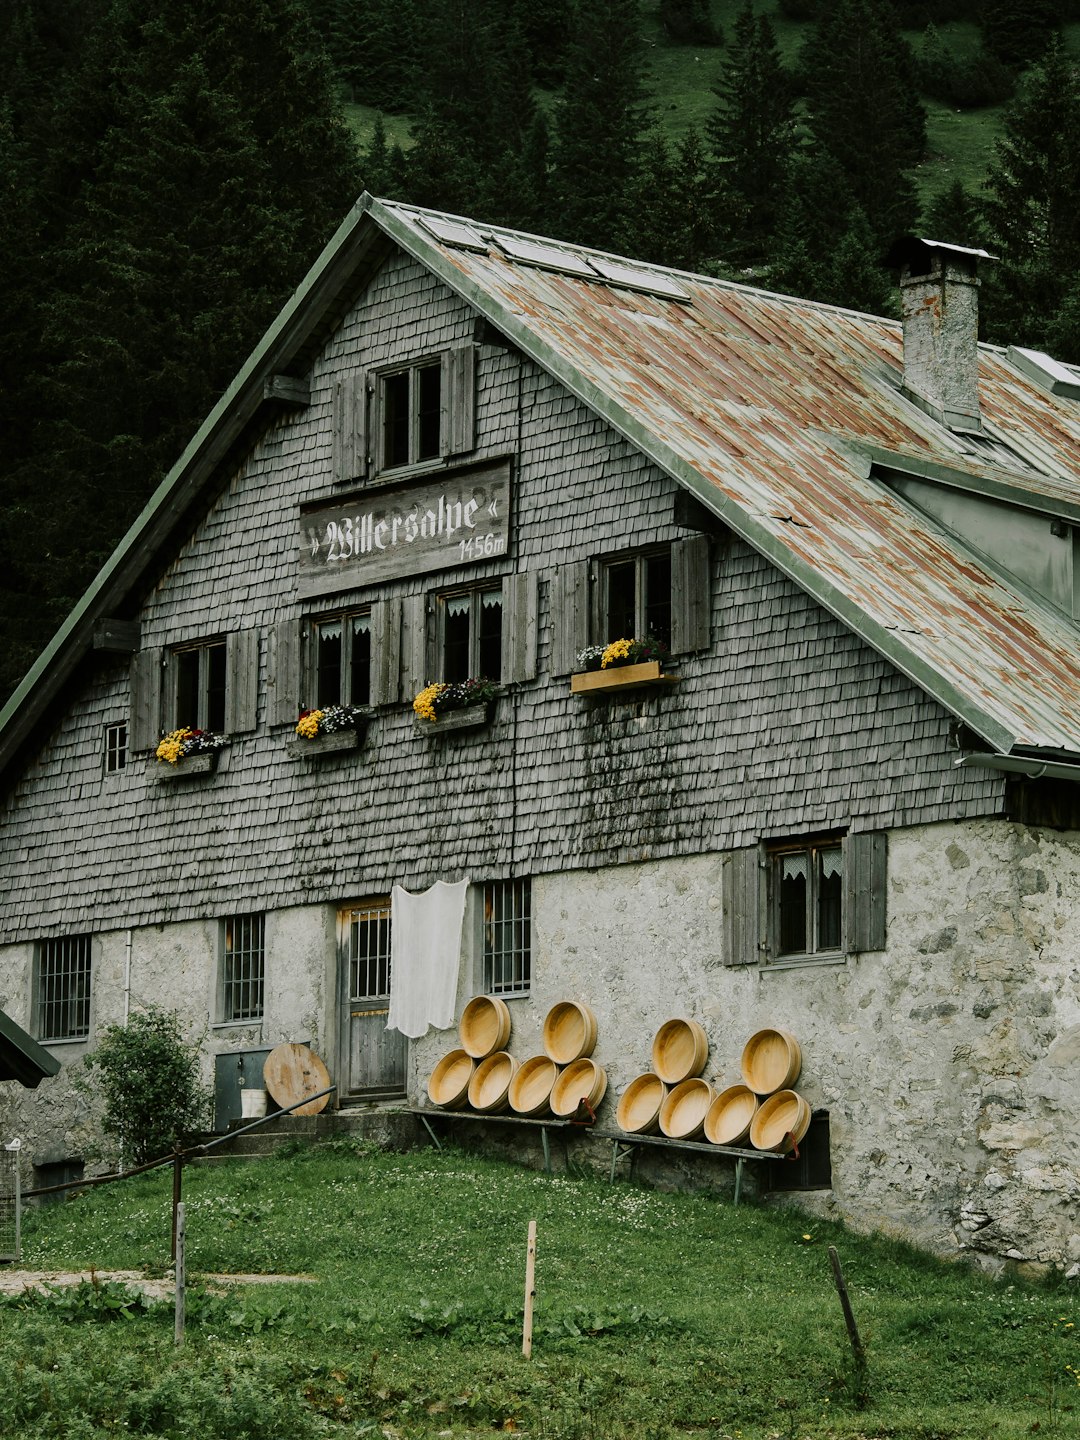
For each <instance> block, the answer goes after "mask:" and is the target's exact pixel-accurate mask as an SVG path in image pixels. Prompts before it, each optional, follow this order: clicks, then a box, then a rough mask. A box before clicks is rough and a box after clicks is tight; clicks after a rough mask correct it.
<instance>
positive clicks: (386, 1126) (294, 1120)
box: [187, 1095, 417, 1165]
mask: <svg viewBox="0 0 1080 1440" xmlns="http://www.w3.org/2000/svg"><path fill="white" fill-rule="evenodd" d="M251 1123H252V1122H251V1121H250V1120H238V1121H234V1122H233V1124H232V1126H231V1127H230V1130H231V1131H236V1132H237V1133H236V1134H231V1135H230V1137H229V1138H228V1139H227V1140H222V1139H221V1137H220V1136H217V1135H208V1136H205V1137H204V1140H216V1141H218V1142H219V1143H217V1144H215V1145H214V1148H213V1149H212V1150H210V1151H209V1152H208V1153H207V1154H205V1155H198V1156H193V1157H192V1159H191V1160H189V1161H188V1162H187V1163H188V1164H190V1165H221V1164H224V1163H225V1162H226V1161H227V1160H241V1161H254V1160H262V1159H265V1158H266V1156H268V1155H273V1154H275V1152H276V1151H277V1150H279V1149H280V1148H281V1146H282V1145H286V1144H289V1143H290V1142H293V1141H297V1140H300V1141H303V1140H307V1141H310V1142H311V1143H312V1144H315V1143H318V1142H319V1141H321V1140H328V1139H331V1138H333V1137H334V1136H338V1135H353V1136H358V1137H359V1138H361V1139H369V1140H373V1141H375V1143H376V1144H378V1145H379V1146H380V1147H382V1148H383V1149H388V1150H400V1149H411V1148H412V1146H413V1145H414V1144H415V1143H416V1139H417V1136H416V1120H415V1117H414V1116H412V1115H410V1114H409V1112H408V1111H407V1110H406V1109H405V1099H404V1096H401V1095H396V1096H392V1097H391V1096H387V1097H378V1098H374V1099H372V1100H365V1101H362V1102H359V1103H357V1104H350V1105H347V1106H343V1107H342V1108H341V1109H340V1110H328V1111H324V1112H323V1113H322V1114H321V1115H268V1116H267V1117H266V1119H265V1120H264V1121H263V1122H262V1124H261V1125H259V1126H258V1127H257V1128H255V1129H250V1130H249V1129H247V1128H246V1127H247V1126H249V1125H251Z"/></svg>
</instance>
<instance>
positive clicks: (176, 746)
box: [154, 729, 191, 765]
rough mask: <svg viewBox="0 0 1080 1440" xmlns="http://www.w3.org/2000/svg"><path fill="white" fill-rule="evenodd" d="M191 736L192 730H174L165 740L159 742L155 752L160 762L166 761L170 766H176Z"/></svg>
mask: <svg viewBox="0 0 1080 1440" xmlns="http://www.w3.org/2000/svg"><path fill="white" fill-rule="evenodd" d="M190 734H191V731H190V729H183V730H173V731H171V732H170V733H169V734H168V735H166V736H165V738H164V740H161V741H159V742H158V747H157V749H156V750H155V751H154V754H155V756H156V757H157V759H158V760H165V761H167V762H168V763H169V764H170V765H175V764H176V763H177V762H178V761H179V760H180V759H181V758H182V757H183V754H184V741H185V740H186V739H187V738H188V736H189V735H190Z"/></svg>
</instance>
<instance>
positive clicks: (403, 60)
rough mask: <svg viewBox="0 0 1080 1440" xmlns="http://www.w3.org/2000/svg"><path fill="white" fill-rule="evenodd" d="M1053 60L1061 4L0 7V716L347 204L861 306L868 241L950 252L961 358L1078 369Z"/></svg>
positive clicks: (1074, 63)
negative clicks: (677, 121) (936, 177)
mask: <svg viewBox="0 0 1080 1440" xmlns="http://www.w3.org/2000/svg"><path fill="white" fill-rule="evenodd" d="M646 22H648V23H646ZM657 36H659V39H657V38H656V37H657ZM650 37H651V38H650ZM667 46H670V47H672V48H671V54H673V55H674V54H679V55H683V54H685V55H686V57H687V59H688V63H689V61H691V60H692V61H694V62H695V63H696V62H697V60H699V59H700V57H701V56H707V57H709V58H710V60H711V61H712V62H713V63H714V73H715V74H716V76H717V79H716V83H715V85H714V86H713V87H712V90H711V93H710V103H709V105H708V108H707V111H706V112H705V113H704V114H703V115H702V117H701V119H700V123H692V124H688V125H684V126H682V127H681V128H680V129H679V130H678V131H673V130H672V128H671V127H670V126H668V125H666V124H665V118H666V116H667V114H668V112H669V110H670V109H673V108H675V107H674V105H673V104H672V99H673V94H672V90H671V86H672V85H674V87H675V90H677V89H678V84H679V81H678V78H677V76H676V78H675V80H674V81H672V80H671V75H672V73H673V72H672V70H671V68H670V67H665V66H663V65H661V64H659V63H658V56H659V58H660V60H663V58H664V57H663V55H660V52H661V51H663V50H664V48H665V47H667ZM679 47H681V48H679ZM1078 55H1080V0H712V3H710V0H243V3H242V4H241V3H238V0H183V3H182V4H177V3H176V0H81V3H80V4H79V5H71V4H70V3H68V0H3V4H2V5H0V186H2V188H3V204H2V206H0V324H2V326H3V334H4V340H5V344H4V346H3V350H2V352H0V698H3V697H6V696H8V695H9V694H10V693H11V692H12V690H13V689H14V687H15V685H16V684H17V683H18V680H19V679H20V678H21V676H22V674H23V673H24V672H25V671H26V669H27V668H28V667H29V665H30V664H31V663H32V661H33V659H34V657H35V656H36V655H37V653H38V652H39V651H40V650H41V648H42V647H43V645H44V644H45V643H46V642H47V641H48V639H49V637H50V635H51V634H52V633H53V631H54V630H55V629H56V627H57V625H59V624H60V622H61V621H62V620H63V618H64V616H65V615H66V614H67V612H68V610H69V609H70V608H71V606H72V605H73V604H74V602H75V601H76V600H77V598H78V597H79V595H80V594H81V593H82V591H83V590H84V589H85V588H86V586H87V584H88V583H89V582H90V581H91V580H92V578H93V576H94V575H95V573H96V572H97V570H98V569H99V568H100V566H101V564H102V563H103V562H104V560H105V559H106V558H107V556H108V554H109V552H110V551H111V549H112V547H113V546H114V545H115V544H116V542H117V540H118V539H119V538H120V536H121V535H122V534H123V532H124V530H125V529H126V528H127V526H128V525H129V524H130V523H131V521H132V520H133V519H134V517H135V516H136V515H137V513H138V511H139V510H140V509H141V507H142V506H143V504H145V502H146V500H147V498H148V497H149V496H150V494H151V493H152V491H153V489H154V488H155V486H156V485H157V483H158V482H159V481H160V479H161V477H162V476H163V475H164V474H165V472H166V471H167V469H168V468H169V466H170V465H171V464H172V463H173V462H174V461H175V460H176V458H177V457H178V456H179V454H180V452H181V451H182V449H183V447H184V445H185V444H186V442H187V440H188V439H189V438H190V437H191V435H192V434H193V433H194V431H195V430H196V428H197V427H198V425H199V424H200V422H201V420H202V419H203V417H204V416H205V414H206V413H207V411H208V410H209V409H210V407H211V405H212V404H213V403H214V401H215V400H216V398H217V396H218V395H219V394H220V393H221V391H222V390H223V389H224V387H225V386H226V385H227V383H228V382H229V380H230V379H231V377H232V375H233V374H234V373H235V371H236V370H237V368H238V367H239V365H240V364H241V362H242V361H243V359H244V357H245V355H246V354H247V352H248V351H249V350H250V349H251V347H252V345H253V344H254V343H255V342H256V341H257V339H258V338H259V336H260V334H261V333H262V331H263V330H264V329H265V327H266V325H267V324H268V323H269V321H270V320H271V319H272V317H273V315H274V314H275V312H276V311H277V309H278V308H279V307H280V305H281V304H282V303H283V301H284V300H285V299H286V298H287V297H288V295H289V294H290V293H291V291H292V289H293V288H294V287H295V286H296V284H297V283H298V282H299V280H300V279H301V278H302V276H303V274H304V273H305V271H306V270H307V268H308V267H309V265H310V264H311V262H312V261H313V259H314V258H315V257H316V255H317V254H318V252H319V249H320V248H321V246H322V245H323V244H324V243H325V241H326V240H327V239H328V238H329V236H330V234H331V233H332V232H333V230H334V228H335V227H336V225H337V223H338V222H339V221H340V219H341V218H342V216H343V215H344V213H345V211H346V210H347V208H348V206H349V205H350V204H351V203H352V201H353V200H354V199H355V197H356V196H357V195H358V194H359V193H360V191H361V190H362V189H365V188H366V189H368V190H371V191H372V192H374V193H375V194H378V195H384V196H387V197H390V198H394V199H401V200H406V201H410V202H413V203H416V204H422V205H431V206H435V207H439V208H443V209H447V210H451V211H454V212H456V213H459V214H466V215H473V216H475V217H477V218H479V219H483V220H486V221H489V222H492V223H499V224H506V225H511V226H515V227H518V228H521V229H526V230H533V231H537V232H539V233H542V234H546V235H552V236H555V237H558V238H562V239H566V240H572V241H578V242H582V243H585V244H589V245H596V246H599V247H603V248H605V249H609V250H614V251H618V252H621V253H623V254H627V255H631V256H635V257H638V258H640V259H647V260H652V261H656V262H659V263H662V264H666V265H673V266H677V267H682V268H688V269H694V270H701V271H705V272H706V273H711V274H716V275H719V276H723V277H727V278H734V279H743V278H746V279H750V280H752V281H753V283H755V284H759V285H764V286H766V287H768V288H771V289H777V290H783V291H786V292H789V293H792V294H797V295H802V296H806V297H808V298H811V299H815V300H823V301H827V302H830V303H834V304H840V305H847V306H853V307H855V308H858V309H863V310H869V311H873V312H876V313H881V314H890V313H893V312H894V307H895V301H894V288H895V286H894V277H893V276H891V275H890V274H889V273H888V272H887V271H886V270H885V269H883V268H882V264H881V256H882V255H883V254H884V253H885V252H886V250H887V249H888V247H889V245H890V243H891V241H892V240H893V239H894V238H895V237H896V236H897V235H898V234H900V233H902V232H904V231H910V230H916V231H918V232H920V233H922V234H926V235H930V236H932V237H933V238H935V239H939V240H947V241H952V242H954V243H958V244H968V245H983V246H985V247H986V248H987V249H988V250H990V251H991V252H992V253H993V254H994V255H995V256H997V257H998V263H997V264H996V265H995V266H994V267H993V268H992V270H991V271H990V273H989V278H988V279H987V281H986V282H985V292H986V303H985V305H984V307H983V309H984V315H985V316H986V338H988V339H990V340H995V341H1000V342H1007V343H1019V344H1027V345H1031V346H1035V347H1037V348H1040V349H1045V350H1048V351H1050V352H1051V353H1052V354H1054V355H1056V356H1057V357H1058V358H1059V359H1063V360H1067V361H1072V362H1074V363H1075V362H1080V150H1078V149H1077V146H1076V144H1075V141H1074V137H1075V135H1076V134H1077V133H1080V63H1078V59H1077V56H1078ZM660 74H663V75H664V76H665V77H666V81H665V83H666V84H667V86H668V89H667V90H665V89H664V88H663V87H662V86H659V85H658V83H657V76H658V75H660ZM928 105H936V106H937V107H938V109H939V112H944V113H947V114H949V115H950V116H952V115H953V114H955V115H956V116H958V117H960V119H961V120H966V118H967V117H969V116H970V117H972V123H973V124H977V123H978V117H979V116H980V115H991V114H992V115H994V116H995V117H996V121H995V123H996V125H997V131H996V133H997V135H998V138H997V140H996V143H995V145H994V146H993V149H992V152H991V153H992V158H991V160H990V163H989V165H988V166H987V167H986V169H985V174H981V175H979V176H977V177H976V178H975V180H974V182H972V181H970V180H969V181H968V183H965V181H964V180H963V179H961V178H954V179H953V180H952V181H951V182H950V183H949V184H947V185H943V186H941V187H939V188H938V189H937V190H935V191H934V192H933V193H932V194H927V193H926V187H925V184H923V185H922V186H921V187H920V182H919V177H920V167H921V166H922V165H923V162H924V160H925V158H926V155H927V151H928V138H927V133H928V132H927V106H928ZM358 107H364V113H365V114H367V115H369V116H370V115H373V116H374V120H373V122H372V123H371V124H369V125H367V126H366V127H364V129H363V130H362V132H361V133H360V134H359V135H358V133H357V130H356V129H355V128H354V127H351V126H350V124H349V123H348V120H347V117H348V116H349V115H351V114H355V112H356V111H357V108H358ZM384 117H385V118H384Z"/></svg>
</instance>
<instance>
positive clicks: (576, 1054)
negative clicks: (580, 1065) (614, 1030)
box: [544, 1000, 596, 1065]
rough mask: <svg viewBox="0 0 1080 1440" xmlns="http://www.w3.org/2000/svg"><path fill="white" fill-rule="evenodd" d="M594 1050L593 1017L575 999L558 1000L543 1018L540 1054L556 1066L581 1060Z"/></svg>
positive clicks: (594, 1021)
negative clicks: (542, 1045) (542, 1042)
mask: <svg viewBox="0 0 1080 1440" xmlns="http://www.w3.org/2000/svg"><path fill="white" fill-rule="evenodd" d="M595 1048H596V1016H595V1015H594V1014H593V1012H592V1011H591V1010H590V1009H589V1007H588V1005H582V1004H580V1003H579V1002H578V1001H577V1000H560V1001H559V1003H558V1004H557V1005H553V1006H552V1007H551V1009H550V1010H549V1011H548V1013H547V1015H546V1016H545V1017H544V1051H545V1053H546V1054H547V1055H549V1056H550V1057H551V1059H552V1060H554V1061H555V1064H556V1065H569V1064H570V1063H571V1061H573V1060H584V1059H587V1058H588V1056H590V1055H591V1054H592V1052H593V1051H594V1050H595Z"/></svg>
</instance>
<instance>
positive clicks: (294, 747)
mask: <svg viewBox="0 0 1080 1440" xmlns="http://www.w3.org/2000/svg"><path fill="white" fill-rule="evenodd" d="M366 730H367V719H366V718H365V719H364V720H362V721H360V722H359V723H358V724H357V725H355V726H354V727H353V728H352V729H351V730H334V731H332V732H331V733H330V734H329V735H315V736H313V737H312V739H310V740H305V739H304V737H303V736H302V735H294V736H291V737H290V738H289V739H288V740H286V742H285V753H286V754H287V755H288V756H289V758H290V759H291V760H320V759H322V757H323V756H325V755H342V754H345V753H347V752H348V751H350V750H358V749H359V748H360V744H361V742H362V740H363V739H364V734H365V731H366Z"/></svg>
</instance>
